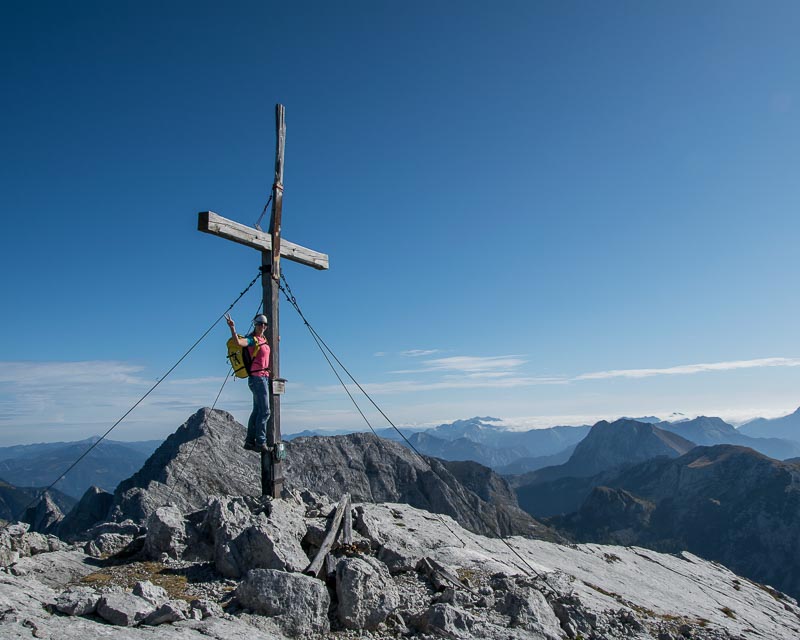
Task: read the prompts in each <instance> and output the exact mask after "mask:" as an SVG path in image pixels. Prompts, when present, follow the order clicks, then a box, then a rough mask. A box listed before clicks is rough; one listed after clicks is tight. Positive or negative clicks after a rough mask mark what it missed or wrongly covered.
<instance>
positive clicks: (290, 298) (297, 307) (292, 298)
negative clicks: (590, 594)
mask: <svg viewBox="0 0 800 640" xmlns="http://www.w3.org/2000/svg"><path fill="white" fill-rule="evenodd" d="M281 279H282V280H283V282H284V284H285V285H286V289H284V288H283V286H281V291H283V294H284V296H286V299H287V300H288V301H289V303H290V304H291V305H292V306H293V307H294V309H295V310H296V311H297V313H298V314H299V315H300V318H301V319H302V320H303V322H304V324H305V325H306V327H307V328H308V330H309V332H310V333H311V334H312V336H313V337H314V340H315V341H316V342H317V346H320V343H321V344H322V345H324V347H325V349H327V351H328V352H329V353H330V354H331V356H332V357H333V359H334V360H336V362H337V363H338V364H339V366H340V367H341V368H342V370H343V371H344V372H345V373H346V374H347V376H348V377H349V378H350V380H352V381H353V383H354V384H355V385H356V386H357V387H358V388H359V390H360V391H361V393H363V394H364V396H366V398H367V399H368V400H369V401H370V403H372V405H373V406H374V407H375V408H376V409H377V410H378V412H379V413H380V414H381V415H382V416H383V417H384V418H385V419H386V421H387V422H388V423H389V424H390V425H391V426H392V428H393V429H394V430H395V431H397V433H398V434H400V436H401V437H402V438H403V440H404V441H405V442H406V443H407V444H408V446H409V448H410V449H411V450H412V451H413V452H414V453H416V454H417V456H418V457H419V458H420V460H422V461H423V463H425V465H426V466H427V467H428V468H429V469H430V470H431V471H433V472H434V473H435V474H436V475H437V476H439V473H438V472H437V471H436V469H435V468H434V467H433V466H432V465H431V464H430V463H429V462H428V461H427V460H426V459H425V457H424V456H423V455H422V454H421V453H420V452H419V451H418V450H417V448H416V447H415V446H414V445H413V444H412V443H411V441H410V440H409V439H408V438H407V437H406V436H405V434H404V433H403V432H402V431H400V429H398V428H397V426H396V425H395V424H394V422H392V420H391V419H390V418H389V417H388V416H387V415H386V414H385V413H384V412H383V410H382V409H381V408H380V407H379V406H378V404H377V403H376V402H375V401H374V400H373V399H372V397H371V396H370V395H369V394H368V393H367V392H366V391H365V390H364V388H363V387H362V386H361V384H359V382H358V381H357V380H356V379H355V378H354V377H353V375H352V374H351V373H350V371H349V370H348V369H347V367H345V366H344V364H342V362H341V360H339V358H338V357H337V356H336V354H335V353H334V352H333V351H332V350H331V348H330V347H329V346H328V344H327V343H326V342H325V341H324V340H323V339H322V337H321V336H320V335H319V334H318V333H317V332H316V330H315V329H314V328H313V327H312V326H311V324H310V323H309V322H308V320H307V319H306V317H305V315H304V314H303V312H302V311H301V310H300V305H299V304H298V302H297V298H295V296H294V294H293V292H292V288H291V287H290V286H289V283H288V281H287V280H286V276H285V275H284V274H283V272H281ZM321 348H322V347H320V349H321ZM326 359H327V356H326ZM329 363H330V361H329ZM337 377H338V375H337ZM340 382H341V378H340ZM343 386H344V384H343ZM345 389H346V387H345ZM348 395H350V393H349V392H348ZM351 399H352V396H351ZM359 412H360V409H359ZM362 415H363V414H362ZM370 428H372V427H371V426H370ZM373 433H375V432H374V430H373ZM375 435H377V434H375ZM379 437H380V436H379ZM439 477H440V479H442V480H443V478H441V476H439ZM437 515H438V514H437ZM479 517H480V518H481V520H484V519H483V517H482V515H480V514H479ZM442 524H444V521H442ZM484 524H488V523H487V522H486V521H485V520H484ZM445 527H447V525H446V524H445ZM447 529H448V530H449V531H450V532H451V533H452V534H453V535H454V536H455V537H456V538H457V539H458V540H459V542H461V544H462V545H464V546H466V543H465V542H464V541H463V540H462V539H461V538H460V537H459V536H458V535H457V534H456V533H455V532H454V531H453V530H452V529H450V527H447ZM497 537H498V539H499V540H500V541H501V542H502V543H503V544H504V545H505V546H506V547H507V548H508V549H509V550H510V551H511V552H512V553H513V554H514V555H515V556H516V557H517V558H519V560H521V561H522V562H523V563H524V564H525V566H527V567H528V569H530V571H531V572H532V573H533V574H534V575H535V576H536V577H537V578H539V579H541V580H542V581H544V583H545V584H547V586H548V587H549V588H550V589H553V587H552V586H550V584H549V583H548V582H547V578H546V576H544V575H542V574H541V573H540V572H539V571H537V570H536V569H534V568H533V567H532V566H531V565H530V563H529V562H528V561H527V560H526V559H525V558H524V557H523V556H522V555H521V554H520V553H519V552H518V551H517V550H516V549H515V548H514V547H512V546H511V544H510V543H509V542H508V541H507V540H506V539H505V538H504V537H503V536H502V535H501V534H500V532H499V530H498V531H497ZM478 545H479V546H482V545H480V543H478ZM484 550H486V549H484ZM523 573H525V571H524V570H523ZM554 591H555V590H554Z"/></svg>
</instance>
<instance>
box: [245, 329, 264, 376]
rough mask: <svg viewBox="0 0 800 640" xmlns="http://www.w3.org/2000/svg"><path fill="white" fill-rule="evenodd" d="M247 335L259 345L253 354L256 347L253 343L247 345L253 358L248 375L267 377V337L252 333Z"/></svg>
mask: <svg viewBox="0 0 800 640" xmlns="http://www.w3.org/2000/svg"><path fill="white" fill-rule="evenodd" d="M248 337H249V338H251V339H252V340H254V341H256V342H258V344H259V345H261V346H260V347H259V348H258V352H257V353H256V354H255V356H254V355H253V351H255V349H256V347H255V345H253V346H252V347H247V348H248V349H250V356H251V357H252V358H253V362H252V364H251V365H250V375H251V376H258V377H260V378H269V345H268V344H267V339H266V338H259V337H258V336H252V335H251V336H248Z"/></svg>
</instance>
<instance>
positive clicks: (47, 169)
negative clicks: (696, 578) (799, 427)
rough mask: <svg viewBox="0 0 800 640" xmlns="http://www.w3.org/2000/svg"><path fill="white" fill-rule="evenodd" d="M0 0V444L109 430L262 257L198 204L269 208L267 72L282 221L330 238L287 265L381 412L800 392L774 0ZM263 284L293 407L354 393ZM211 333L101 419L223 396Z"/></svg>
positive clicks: (291, 424) (797, 141) (798, 11)
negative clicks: (342, 386) (205, 228)
mask: <svg viewBox="0 0 800 640" xmlns="http://www.w3.org/2000/svg"><path fill="white" fill-rule="evenodd" d="M2 17H3V19H2V20H0V49H2V58H3V60H4V82H3V89H2V91H3V94H4V95H3V112H4V117H3V119H2V122H1V123H0V128H2V139H3V149H4V153H3V154H2V157H0V165H1V170H0V210H2V216H3V227H4V228H3V233H2V236H1V237H0V269H1V270H2V273H3V274H4V277H3V280H2V283H3V284H2V293H3V300H4V301H5V302H4V313H3V314H2V316H0V341H2V342H1V345H2V346H1V347H0V444H14V443H21V442H36V441H49V440H72V439H77V438H79V437H86V436H89V435H91V434H94V433H102V432H103V431H105V429H106V428H108V426H110V425H111V424H113V422H114V421H115V420H116V419H117V418H119V417H120V416H121V415H122V413H123V412H124V411H125V410H126V409H127V408H128V407H129V406H130V405H131V404H133V402H135V400H136V399H138V398H139V397H140V396H141V394H142V393H144V392H145V391H146V390H147V389H148V388H149V387H150V386H151V385H152V384H153V382H154V381H155V380H156V379H157V378H159V377H160V376H161V375H163V373H164V372H165V371H166V370H167V369H169V367H170V366H171V365H172V364H173V363H174V362H175V361H176V360H177V358H178V357H179V356H180V355H181V354H182V353H183V352H184V351H185V350H186V348H188V346H189V345H191V344H192V343H193V342H194V340H195V339H196V338H197V337H199V335H201V334H202V332H203V331H204V330H205V329H206V328H207V327H208V326H209V325H210V324H211V322H212V321H213V320H214V319H215V318H216V317H218V316H219V314H220V313H222V311H223V310H224V309H225V308H226V307H227V305H228V304H229V303H230V302H231V301H232V300H233V299H234V298H235V297H236V295H237V294H238V293H239V292H240V291H241V290H242V288H243V287H244V286H245V285H246V284H247V283H248V282H249V281H250V279H251V278H252V277H253V276H254V275H255V273H256V270H257V267H258V264H259V256H258V254H257V252H255V251H252V250H250V249H247V248H245V247H242V246H239V245H235V244H233V243H231V242H227V241H224V240H221V239H219V238H214V237H212V236H208V235H205V234H201V233H198V232H197V231H196V214H197V212H198V211H203V210H213V211H216V212H218V213H220V214H221V215H224V216H226V217H229V218H231V219H235V220H237V221H239V222H242V223H244V224H253V223H254V222H255V221H256V219H257V218H258V215H259V214H260V212H261V210H262V208H263V206H264V204H265V202H266V198H267V196H268V194H269V189H270V186H271V176H272V171H273V161H274V144H275V143H274V115H273V110H274V105H275V103H277V102H281V103H283V104H285V105H286V111H287V147H286V175H285V197H284V225H283V234H284V237H285V238H286V239H288V240H291V241H293V242H296V243H298V244H302V245H304V246H307V247H311V248H314V249H316V250H319V251H323V252H326V253H328V254H329V255H330V257H331V269H330V271H327V272H318V271H315V270H312V269H309V268H307V267H302V266H299V265H294V264H288V265H285V269H284V270H285V273H286V275H287V278H288V279H289V282H290V283H291V285H292V287H293V289H294V291H295V293H296V295H297V298H298V300H299V301H300V304H301V305H302V307H303V310H304V312H305V313H306V315H307V317H308V318H309V320H310V321H311V323H312V324H313V325H314V327H315V328H316V329H317V331H318V332H319V333H320V334H321V335H322V336H323V337H324V338H325V340H326V341H327V342H328V343H329V344H330V345H331V346H332V347H333V348H334V350H335V351H336V352H337V354H338V355H339V356H340V358H341V359H342V360H343V361H344V362H345V364H347V365H348V367H349V368H350V369H351V371H352V372H353V373H354V374H355V375H356V377H357V378H358V379H359V380H360V382H361V383H362V384H364V385H365V386H366V387H367V388H368V389H370V390H373V391H374V392H375V398H376V400H377V401H378V402H379V403H380V404H381V406H382V407H383V408H384V410H385V411H386V413H387V414H388V415H389V416H390V417H391V418H392V419H393V421H395V422H396V423H397V424H405V425H412V424H429V423H439V422H445V421H449V420H453V419H456V418H465V417H470V416H473V415H493V416H497V417H500V418H504V419H506V420H508V421H509V422H511V423H514V424H519V425H531V426H534V425H535V426H546V425H550V424H558V423H577V422H585V421H592V420H594V419H597V418H603V417H615V416H620V415H641V414H653V413H656V414H668V413H671V412H673V411H681V412H684V413H706V414H714V415H722V416H723V417H727V418H730V419H743V418H746V417H749V416H755V415H779V414H781V413H787V412H789V411H791V410H793V409H794V408H796V407H797V406H798V405H800V393H798V392H797V389H798V383H800V367H798V366H797V365H800V348H798V340H797V337H796V335H797V334H796V324H797V323H796V318H797V317H798V312H800V301H798V296H797V295H796V293H795V288H796V283H797V281H798V276H799V275H800V273H798V271H799V269H798V261H797V257H796V245H797V238H798V231H800V222H798V219H799V218H798V215H797V213H798V205H800V184H798V181H797V175H798V169H800V118H799V117H798V111H799V110H800V67H799V66H798V62H797V61H798V60H800V40H798V38H797V37H796V34H797V33H798V29H799V28H800V5H798V4H797V3H795V2H765V3H752V2H705V3H689V2H669V3H667V2H651V3H641V2H603V3H588V2H498V3H493V4H491V5H490V4H488V3H483V2H480V3H479V2H462V3H457V4H456V3H445V2H425V3H415V2H406V3H367V2H364V3H361V2H341V3H322V2H319V3H317V2H313V3H291V4H290V6H286V5H285V3H269V2H247V3H242V2H240V3H232V4H229V5H225V6H223V5H222V4H220V3H207V2H191V3H189V2H185V3H182V2H169V3H154V2H137V3H105V2H80V3H69V4H66V3H56V2H42V3H36V4H31V3H22V2H15V3H6V4H4V8H3V16H2ZM257 305H258V294H257V293H256V292H255V290H254V292H253V293H252V294H248V296H247V297H245V299H244V300H243V301H242V302H241V303H240V305H239V306H238V307H237V308H236V309H235V311H234V316H235V317H236V318H237V320H238V324H239V325H240V326H242V325H244V324H246V322H247V321H248V320H249V318H250V317H252V315H253V313H254V311H255V308H256V307H257ZM281 318H282V321H281V333H282V340H281V350H282V365H281V366H282V373H283V375H284V376H285V377H286V378H288V380H289V383H288V391H287V395H286V396H285V397H284V400H283V426H284V431H286V432H291V431H299V430H302V429H307V428H320V427H322V428H327V427H330V428H333V427H351V426H352V427H360V426H362V425H361V423H360V418H359V417H358V415H357V413H356V412H355V410H354V409H353V408H352V406H351V405H350V404H349V401H348V399H347V397H346V396H345V395H344V393H343V392H341V390H337V389H336V388H335V387H336V385H338V383H337V382H336V380H335V379H334V378H333V376H332V374H331V373H330V371H329V370H328V368H327V364H325V362H324V360H323V359H322V357H321V356H320V355H319V352H318V351H317V350H316V347H315V345H314V344H313V342H312V341H311V339H310V337H309V336H308V334H307V333H306V331H305V328H304V327H303V325H302V324H301V323H300V322H299V320H298V318H297V317H296V315H295V314H294V312H293V311H292V309H291V308H290V307H289V306H288V305H283V308H282V316H281ZM226 337H227V334H226V328H225V326H224V325H222V324H221V325H219V326H218V327H217V328H216V329H215V330H214V332H212V334H211V335H210V336H209V337H208V338H207V339H206V341H204V342H203V343H202V344H201V345H200V347H198V349H197V350H196V351H195V352H194V353H193V354H192V355H191V356H190V357H189V358H187V360H186V361H185V362H184V363H183V364H182V365H181V367H180V368H179V369H177V370H176V371H175V373H173V374H172V376H170V377H169V378H168V379H167V381H165V382H164V383H163V384H162V385H161V386H160V387H159V388H158V390H157V391H156V392H154V394H153V395H152V396H150V397H149V398H148V399H147V400H146V401H145V403H143V405H142V406H140V407H139V408H138V409H137V410H136V411H135V412H134V413H133V414H132V415H131V416H130V417H129V418H128V419H127V420H126V421H125V422H123V423H122V424H121V425H120V426H119V427H117V429H116V430H115V431H114V432H113V436H112V437H114V438H116V439H119V440H141V439H147V438H155V437H163V436H165V435H167V434H168V433H170V432H172V431H173V430H174V429H175V428H176V427H177V426H178V425H180V424H181V423H182V422H183V421H184V420H185V419H186V417H188V416H189V415H190V413H192V412H193V411H194V410H195V409H197V408H198V407H200V406H208V405H210V404H211V403H212V402H213V401H214V398H215V396H216V393H217V391H218V389H219V385H220V384H221V382H222V380H223V378H224V376H225V371H226V362H225V360H224V341H225V339H226ZM249 402H250V400H249V392H248V390H247V389H246V385H244V383H243V382H231V383H229V384H228V385H227V386H226V388H225V391H224V392H223V395H222V397H221V399H220V403H219V405H218V406H220V407H221V408H224V409H227V410H229V411H232V412H233V413H234V415H236V416H237V417H238V418H239V419H246V417H247V414H248V405H249ZM368 415H370V416H373V415H374V412H372V413H369V414H368ZM375 424H376V425H381V421H380V420H379V419H378V420H376V422H375Z"/></svg>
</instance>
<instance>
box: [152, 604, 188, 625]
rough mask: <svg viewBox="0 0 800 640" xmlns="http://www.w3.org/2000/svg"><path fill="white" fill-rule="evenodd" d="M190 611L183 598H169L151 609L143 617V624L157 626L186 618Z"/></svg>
mask: <svg viewBox="0 0 800 640" xmlns="http://www.w3.org/2000/svg"><path fill="white" fill-rule="evenodd" d="M190 611H191V609H190V607H189V603H187V602H186V601H185V600H169V601H168V602H165V603H163V604H161V605H159V607H158V608H157V609H156V610H155V611H153V613H151V614H150V615H149V616H147V617H146V618H145V619H144V622H143V624H146V625H150V626H153V627H155V626H157V625H160V624H170V623H173V622H178V621H180V620H186V618H188V617H189V612H190Z"/></svg>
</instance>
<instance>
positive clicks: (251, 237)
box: [197, 211, 328, 270]
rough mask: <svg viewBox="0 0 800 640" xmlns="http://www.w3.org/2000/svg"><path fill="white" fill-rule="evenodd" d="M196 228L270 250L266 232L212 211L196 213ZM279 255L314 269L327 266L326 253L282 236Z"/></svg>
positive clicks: (270, 241)
mask: <svg viewBox="0 0 800 640" xmlns="http://www.w3.org/2000/svg"><path fill="white" fill-rule="evenodd" d="M197 230H198V231H203V232H204V233H210V234H211V235H214V236H219V237H220V238H225V239H226V240H233V241H234V242H238V243H239V244H243V245H245V246H248V247H251V248H253V249H258V250H259V251H271V250H272V238H271V237H270V235H269V234H268V233H264V232H263V231H259V230H258V229H253V228H252V227H248V226H246V225H243V224H239V223H238V222H234V221H233V220H228V219H227V218H223V217H222V216H220V215H217V214H216V213H214V212H213V211H201V212H200V213H199V214H197ZM281 256H282V257H283V258H286V259H287V260H291V261H292V262H299V263H300V264H304V265H307V266H309V267H314V268H315V269H320V270H322V269H327V268H328V256H327V254H325V253H319V252H318V251H313V250H311V249H306V248H305V247H301V246H300V245H299V244H294V243H293V242H289V241H288V240H284V239H283V238H281Z"/></svg>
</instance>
